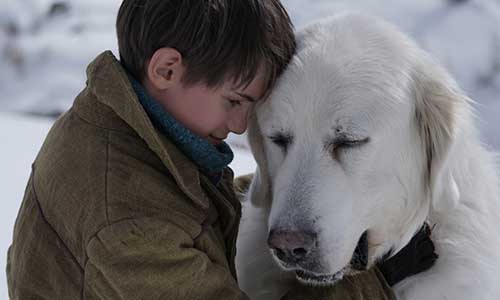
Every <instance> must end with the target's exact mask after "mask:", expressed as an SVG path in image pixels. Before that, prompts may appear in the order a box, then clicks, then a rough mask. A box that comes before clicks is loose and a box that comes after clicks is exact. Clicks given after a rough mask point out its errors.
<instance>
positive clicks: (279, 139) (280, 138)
mask: <svg viewBox="0 0 500 300" xmlns="http://www.w3.org/2000/svg"><path fill="white" fill-rule="evenodd" d="M269 139H270V140H271V141H272V142H273V143H274V144H275V145H276V146H278V147H280V148H281V150H283V152H284V153H286V152H287V150H288V147H289V146H290V144H291V143H292V141H293V138H292V136H291V135H289V134H283V133H278V134H275V135H272V136H270V137H269Z"/></svg>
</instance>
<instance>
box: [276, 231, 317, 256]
mask: <svg viewBox="0 0 500 300" xmlns="http://www.w3.org/2000/svg"><path fill="white" fill-rule="evenodd" d="M316 236H317V235H316V233H313V232H305V231H280V230H271V232H270V233H269V237H268V239H267V244H268V245H269V248H271V249H273V250H274V251H275V255H276V256H277V257H278V259H280V260H281V261H283V262H286V263H289V264H293V263H298V262H300V261H301V260H303V259H304V258H306V257H307V256H308V255H309V253H311V251H312V250H313V248H314V247H315V245H316Z"/></svg>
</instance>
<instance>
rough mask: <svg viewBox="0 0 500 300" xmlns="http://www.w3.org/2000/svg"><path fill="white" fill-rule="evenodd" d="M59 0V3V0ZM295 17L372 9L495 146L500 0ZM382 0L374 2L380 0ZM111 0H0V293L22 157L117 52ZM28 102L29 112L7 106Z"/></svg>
mask: <svg viewBox="0 0 500 300" xmlns="http://www.w3.org/2000/svg"><path fill="white" fill-rule="evenodd" d="M55 3H59V4H58V5H59V6H57V5H55V6H54V4H55ZM61 3H62V5H61ZM283 3H284V4H285V6H286V8H287V9H288V11H289V13H290V15H291V17H292V20H293V22H294V23H295V24H296V27H298V28H300V27H302V26H303V25H305V24H307V23H309V22H312V21H314V20H316V19H318V18H321V17H326V16H330V15H333V14H337V13H340V12H347V11H350V12H361V13H368V14H373V15H379V16H382V17H384V18H386V19H388V20H390V21H392V22H393V23H395V24H396V25H398V26H399V27H400V28H402V30H403V31H405V32H407V33H408V34H410V35H411V36H412V37H413V38H415V39H416V40H417V41H418V42H419V44H420V45H421V46H422V47H424V48H425V49H427V50H428V51H429V52H431V53H432V54H433V55H434V56H435V57H436V58H437V59H438V60H440V61H441V62H442V63H443V64H444V65H445V67H446V68H447V69H448V70H449V71H450V72H451V73H452V74H453V75H454V77H455V78H456V79H457V81H458V82H459V84H460V86H461V87H462V88H463V89H464V90H465V91H466V92H467V94H468V95H470V96H471V98H473V99H474V100H475V101H476V102H477V105H476V109H477V111H478V119H479V124H480V129H481V133H482V135H483V137H484V138H483V140H484V141H485V143H486V144H487V145H489V147H491V148H492V149H494V150H497V151H499V150H500V120H499V119H498V116H500V97H499V96H498V95H500V1H497V0H469V1H456V0H455V1H452V0H420V1H414V0H384V1H380V0H336V1H332V0H314V1H306V0H283ZM381 3H383V4H381ZM119 4H120V1H102V0H59V1H55V0H0V140H1V141H2V144H1V148H0V189H1V191H2V196H3V197H4V200H3V201H2V205H1V208H2V209H1V210H0V217H1V219H0V220H1V221H0V226H1V227H3V228H4V230H2V231H1V235H0V253H1V256H0V298H7V296H6V295H7V292H6V280H5V272H4V271H2V270H5V254H6V249H7V247H8V245H9V244H10V239H11V235H12V227H13V223H14V219H15V217H16V214H17V210H18V208H19V204H20V201H21V199H22V195H23V192H24V188H25V184H26V181H27V178H28V175H29V171H30V164H31V163H32V161H33V159H34V157H35V155H36V153H37V151H38V149H39V147H40V146H41V143H42V141H43V139H44V137H45V134H46V132H47V131H48V129H49V127H50V124H51V123H52V121H51V120H50V119H44V118H36V117H34V116H33V115H34V114H36V115H57V114H58V113H59V112H61V111H63V110H66V109H67V108H68V107H69V106H70V105H71V102H72V100H73V99H74V97H75V95H76V94H77V93H78V92H79V91H80V90H81V89H82V87H83V86H84V83H85V68H86V66H87V64H88V63H89V62H90V61H91V60H92V59H93V58H94V57H95V56H96V55H97V54H99V53H100V52H102V51H103V50H105V49H110V50H112V51H113V52H114V53H117V46H116V36H115V29H114V24H115V18H116V13H117V10H118V7H119ZM13 112H17V113H19V112H23V113H26V112H29V113H32V114H29V115H20V114H13ZM231 144H232V145H233V146H234V148H235V152H236V159H235V161H234V163H233V165H232V166H233V168H235V171H236V174H246V173H250V172H252V171H253V170H254V167H255V162H254V161H253V159H252V157H251V156H250V155H249V154H248V152H247V151H246V150H245V147H246V146H245V141H244V139H243V138H241V137H234V136H233V137H231Z"/></svg>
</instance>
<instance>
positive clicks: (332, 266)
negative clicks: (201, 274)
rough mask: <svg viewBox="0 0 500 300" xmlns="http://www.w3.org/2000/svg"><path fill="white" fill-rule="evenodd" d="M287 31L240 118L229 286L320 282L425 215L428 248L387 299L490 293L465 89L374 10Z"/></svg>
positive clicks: (499, 235) (396, 240)
mask: <svg viewBox="0 0 500 300" xmlns="http://www.w3.org/2000/svg"><path fill="white" fill-rule="evenodd" d="M297 39H298V53H297V55H296V57H295V58H294V59H293V61H292V62H291V64H290V66H289V68H288V69H287V71H286V72H285V74H284V75H283V76H282V77H281V79H280V80H279V82H278V85H277V87H276V89H275V90H274V92H273V94H272V95H271V99H268V100H266V101H264V102H262V103H260V104H259V105H258V107H257V108H256V114H255V116H254V117H253V118H252V120H251V124H250V127H249V141H250V144H251V148H252V152H253V154H254V156H255V157H256V160H257V164H258V169H257V171H256V175H255V177H254V180H253V182H252V184H251V186H250V191H249V194H248V195H247V197H248V199H249V200H250V202H251V204H252V205H249V204H248V203H247V204H246V206H247V207H246V208H245V211H244V214H245V217H244V220H243V223H242V229H241V236H240V240H239V253H238V258H237V260H238V265H239V278H240V284H241V286H242V288H243V289H244V290H246V292H247V293H248V294H249V295H250V297H255V299H264V298H265V299H268V298H269V299H273V298H274V299H278V298H279V295H280V294H281V293H282V292H283V291H285V290H286V289H287V287H286V285H287V280H290V278H293V277H296V278H297V279H299V280H300V281H303V282H308V283H312V284H333V283H334V282H335V281H336V280H338V279H339V278H341V277H342V276H344V275H345V274H350V273H352V272H354V271H355V270H356V269H359V267H360V266H359V261H358V262H356V258H358V260H359V258H360V257H359V256H360V255H361V256H363V255H365V256H366V257H365V258H367V259H366V262H365V264H364V265H363V264H362V265H361V267H364V268H367V267H368V268H369V267H370V266H372V265H373V264H374V263H375V262H376V261H377V260H378V259H380V258H382V257H383V256H384V255H386V254H388V253H390V254H391V253H392V254H394V253H396V252H397V251H399V250H400V249H401V248H403V247H404V246H405V245H406V244H407V243H408V242H409V241H410V239H411V237H412V236H413V235H414V233H415V232H416V231H417V230H418V229H419V228H420V227H421V226H422V224H423V223H424V222H425V221H427V222H428V223H429V224H431V225H433V226H434V229H433V231H432V239H433V241H434V243H435V246H436V252H437V253H438V254H439V259H438V260H437V262H436V264H435V265H434V266H433V267H432V268H431V269H430V270H428V271H426V272H423V273H420V274H418V275H416V276H412V277H410V278H407V279H406V280H404V281H402V282H401V283H399V284H398V285H396V286H395V292H396V294H397V296H398V298H399V299H406V300H410V299H412V300H413V299H414V300H417V299H418V300H422V299H453V300H460V299H467V300H471V299H472V300H489V299H491V300H493V299H500V199H499V198H500V197H499V196H500V193H499V180H498V175H497V174H496V169H497V166H496V165H495V157H494V155H493V154H492V153H490V152H488V151H487V150H485V148H484V147H483V146H482V145H481V142H480V141H479V138H478V132H477V129H476V126H475V123H474V117H473V110H472V108H471V101H470V99H468V98H467V97H466V96H465V95H464V94H463V93H462V91H461V90H460V89H459V88H458V87H457V85H456V83H455V82H454V80H453V79H452V78H451V77H450V75H448V73H447V72H446V71H445V70H444V69H443V68H442V67H440V66H439V65H438V64H437V63H436V62H435V61H433V60H432V59H431V58H430V57H429V55H427V54H426V53H425V52H424V51H423V50H421V49H420V48H419V47H417V46H416V45H415V43H414V42H413V41H411V40H410V39H409V38H408V37H406V36H405V35H404V34H402V33H401V32H399V31H398V30H397V29H396V28H394V27H393V26H391V25H389V24H387V23H386V22H384V21H382V20H380V19H376V18H372V17H365V16H357V15H344V16H339V17H336V18H333V19H327V20H324V21H321V22H319V23H317V24H314V25H311V26H309V27H307V28H305V29H304V30H302V31H301V32H299V33H298V36H297ZM270 199H272V203H271V201H270ZM247 202H248V201H247ZM362 243H365V244H367V245H368V246H367V247H364V248H365V249H363V247H360V245H361V244H362ZM268 245H269V246H270V247H271V248H272V249H271V251H269V248H268ZM360 249H361V250H360ZM272 257H274V258H272ZM273 260H274V261H273ZM278 264H279V265H280V266H281V268H278V267H277V265H278ZM281 269H285V270H288V272H285V271H281ZM290 271H291V272H290ZM290 274H292V275H290ZM266 296H267V297H268V298H266ZM252 299H254V298H252Z"/></svg>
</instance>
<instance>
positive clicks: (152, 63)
mask: <svg viewBox="0 0 500 300" xmlns="http://www.w3.org/2000/svg"><path fill="white" fill-rule="evenodd" d="M184 72H185V67H184V65H183V63H182V55H181V53H180V52H179V51H177V50H176V49H174V48H160V49H158V50H156V51H155V53H154V54H153V56H152V57H151V59H150V60H149V63H148V66H147V71H146V75H147V79H148V81H149V82H150V84H151V85H152V86H153V87H154V88H155V89H157V90H166V89H169V88H171V87H172V86H173V85H175V84H178V83H179V82H181V79H182V76H183V75H184Z"/></svg>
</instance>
